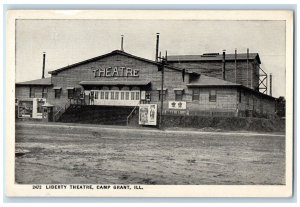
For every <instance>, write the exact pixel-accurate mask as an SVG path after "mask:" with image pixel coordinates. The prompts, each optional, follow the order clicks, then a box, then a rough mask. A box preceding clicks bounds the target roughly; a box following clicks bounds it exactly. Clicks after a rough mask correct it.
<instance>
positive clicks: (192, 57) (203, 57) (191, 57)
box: [168, 53, 261, 64]
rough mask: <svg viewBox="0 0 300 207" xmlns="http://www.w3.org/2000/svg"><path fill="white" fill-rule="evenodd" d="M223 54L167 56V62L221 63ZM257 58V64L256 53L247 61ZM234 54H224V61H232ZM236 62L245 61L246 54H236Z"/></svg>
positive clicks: (250, 54)
mask: <svg viewBox="0 0 300 207" xmlns="http://www.w3.org/2000/svg"><path fill="white" fill-rule="evenodd" d="M222 58H223V54H216V55H169V56H168V62H185V61H222ZM255 58H257V60H258V62H259V64H260V63H261V62H260V58H259V55H258V53H249V60H254V59H255ZM234 59H235V54H225V60H230V61H233V60H234ZM237 60H247V53H238V54H237Z"/></svg>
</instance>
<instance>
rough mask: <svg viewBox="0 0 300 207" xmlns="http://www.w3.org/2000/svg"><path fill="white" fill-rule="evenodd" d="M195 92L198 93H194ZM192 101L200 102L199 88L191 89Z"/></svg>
mask: <svg viewBox="0 0 300 207" xmlns="http://www.w3.org/2000/svg"><path fill="white" fill-rule="evenodd" d="M195 91H197V92H198V93H195ZM192 101H200V88H193V89H192Z"/></svg>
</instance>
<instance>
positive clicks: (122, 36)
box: [121, 35, 124, 51]
mask: <svg viewBox="0 0 300 207" xmlns="http://www.w3.org/2000/svg"><path fill="white" fill-rule="evenodd" d="M123 42H124V35H121V51H124V47H123Z"/></svg>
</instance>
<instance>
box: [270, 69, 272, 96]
mask: <svg viewBox="0 0 300 207" xmlns="http://www.w3.org/2000/svg"><path fill="white" fill-rule="evenodd" d="M270 96H272V73H270Z"/></svg>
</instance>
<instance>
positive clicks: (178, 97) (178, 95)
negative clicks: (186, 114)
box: [174, 90, 183, 101]
mask: <svg viewBox="0 0 300 207" xmlns="http://www.w3.org/2000/svg"><path fill="white" fill-rule="evenodd" d="M174 93H175V101H182V100H183V90H174Z"/></svg>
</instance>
